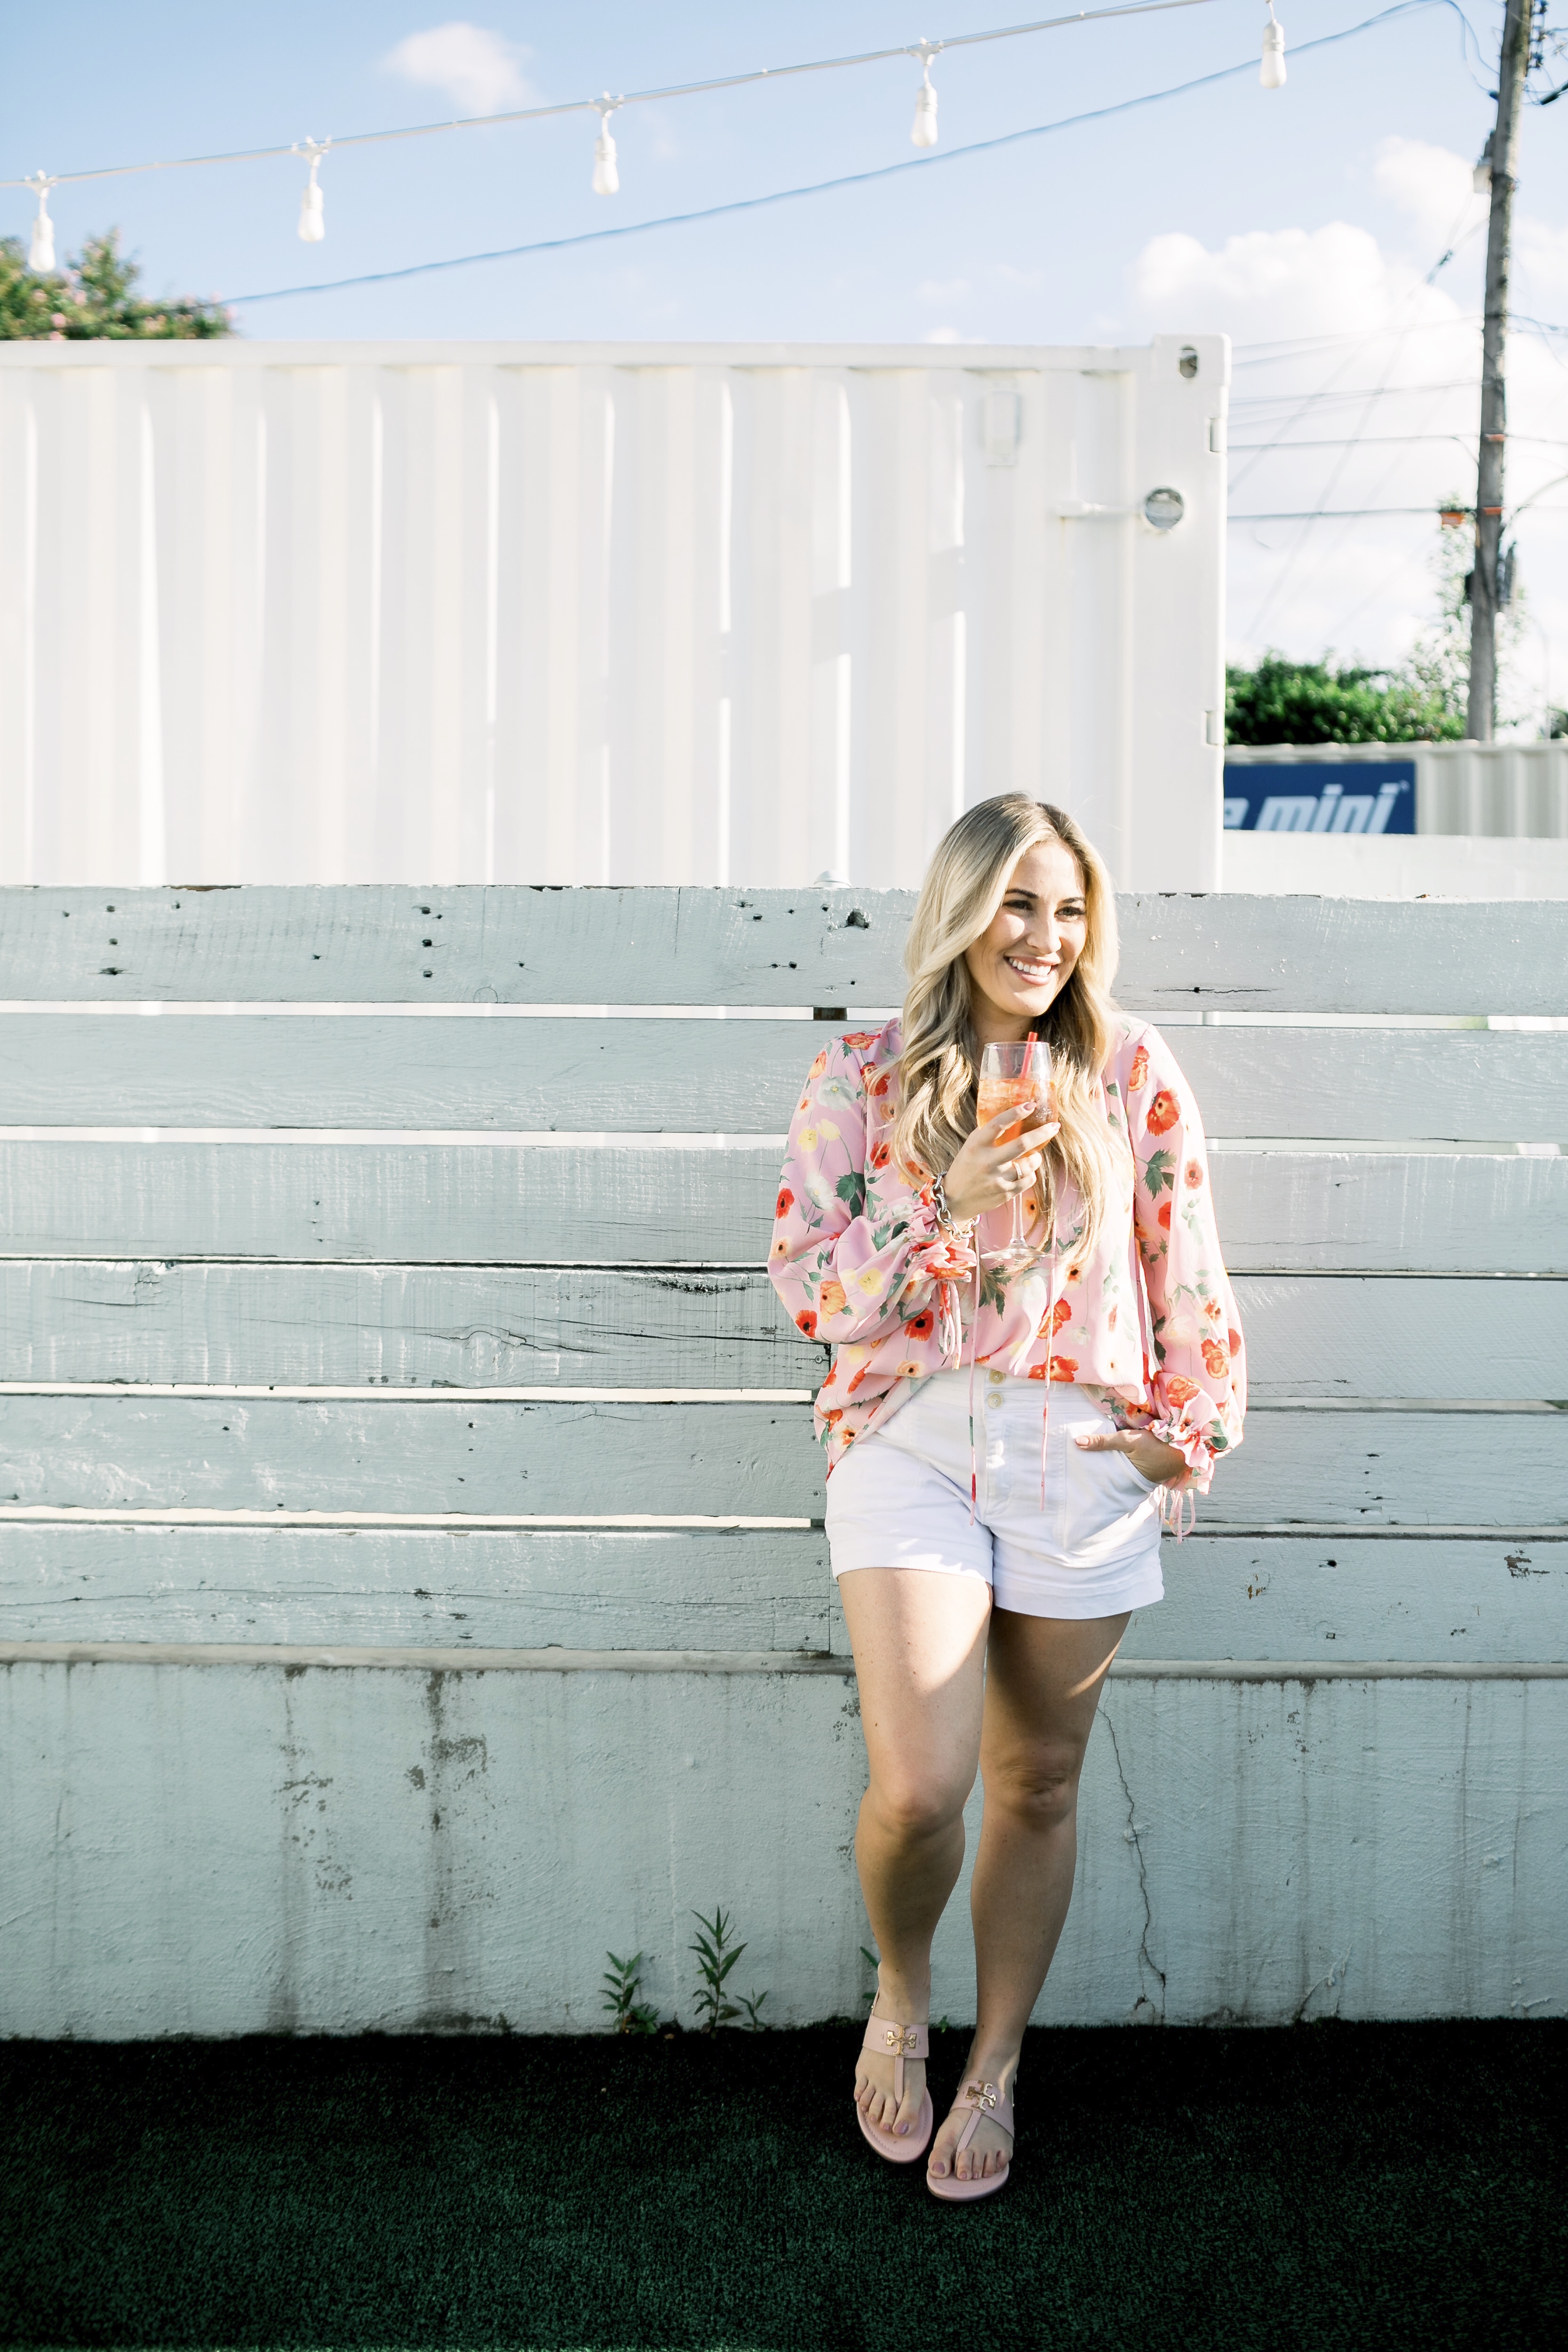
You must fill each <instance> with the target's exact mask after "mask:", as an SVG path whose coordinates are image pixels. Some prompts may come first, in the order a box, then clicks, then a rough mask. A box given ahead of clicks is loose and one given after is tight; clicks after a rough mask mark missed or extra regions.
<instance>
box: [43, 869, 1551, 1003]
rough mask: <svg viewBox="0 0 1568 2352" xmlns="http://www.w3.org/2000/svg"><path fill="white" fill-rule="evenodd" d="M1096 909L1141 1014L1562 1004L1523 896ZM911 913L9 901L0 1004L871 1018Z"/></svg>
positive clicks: (483, 893)
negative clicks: (1105, 916) (790, 1011)
mask: <svg viewBox="0 0 1568 2352" xmlns="http://www.w3.org/2000/svg"><path fill="white" fill-rule="evenodd" d="M1117 903H1118V911H1119V914H1120V917H1121V935H1122V961H1121V974H1120V977H1119V980H1118V982H1117V986H1118V991H1119V993H1120V994H1121V998H1122V1001H1123V1002H1124V1003H1128V1004H1131V1005H1137V1006H1141V1007H1143V1008H1144V1009H1146V1010H1150V1011H1157V1010H1158V1008H1159V1007H1161V1006H1164V1007H1167V1008H1171V1007H1178V1006H1179V1007H1183V1008H1192V1007H1194V1006H1212V1007H1215V1008H1218V1009H1222V1010H1226V1009H1227V1010H1230V1011H1235V1012H1252V1013H1270V1012H1273V1013H1363V1012H1368V1011H1372V1012H1375V1013H1562V1012H1563V1010H1564V1004H1563V992H1564V981H1563V970H1562V953H1561V938H1562V919H1561V914H1560V912H1559V910H1558V909H1557V908H1555V907H1553V906H1552V905H1551V904H1550V903H1548V902H1545V901H1539V900H1531V899H1508V900H1502V901H1498V902H1493V903H1490V904H1488V903H1482V902H1478V903H1474V904H1467V905H1463V906H1445V905H1441V904H1433V905H1427V906H1422V907H1414V906H1409V905H1399V904H1394V903H1391V902H1384V901H1381V900H1377V899H1365V898H1244V897H1241V896H1239V895H1238V896H1236V897H1232V896H1230V895H1228V894H1226V895H1221V896H1215V897H1208V898H1204V897H1189V896H1177V895H1174V894H1173V895H1171V896H1169V897H1162V896H1154V895H1147V894H1145V895H1142V896H1139V895H1133V896H1126V897H1123V898H1120V899H1119V900H1118V902H1117ZM913 907H914V895H913V893H912V892H910V891H907V890H885V891H881V890H878V891H869V892H868V891H864V890H860V891H857V890H851V889H816V888H814V889H805V890H797V891H785V890H750V891H742V890H733V889H713V890H699V889H685V890H660V889H609V890H593V889H548V888H542V887H541V888H520V887H501V888H493V889H487V888H484V887H479V886H468V887H458V888H452V889H431V888H415V887H401V886H392V885H388V886H378V887H363V888H346V887H345V888H333V889H286V888H280V889H268V888H250V889H245V890H238V889H235V890H206V891H201V892H194V891H191V890H176V889H157V890H121V889H115V888H110V887H106V888H103V889H100V890H61V889H54V888H44V889H37V890H24V889H16V888H12V889H7V890H5V891H4V892H3V893H0V1000H10V1001H21V1000H24V999H27V1000H32V1001H35V1002H37V1001H39V1000H42V1001H45V1002H51V1001H52V1002H67V1001H75V1002H89V1001H99V1002H101V1001H106V1000H114V999H119V1000H121V1001H131V1002H134V1001H137V1000H142V999H153V998H156V999H162V1000H163V1001H164V1002H166V1003H178V1002H182V1001H183V1002H185V1003H316V1004H321V1003H336V1004H399V1003H459V1004H467V1003H503V1004H580V1003H595V1004H780V1005H784V1004H794V1005H799V1004H805V1005H812V1004H822V1005H827V1004H853V1005H893V1004H897V1003H900V1001H901V999H902V996H903V992H904V976H903V970H902V963H901V953H902V947H903V940H904V934H905V931H906V929H908V925H909V919H910V913H911V912H912V910H913ZM857 915H858V916H859V917H860V922H858V923H857V922H856V921H854V919H853V918H854V917H855V916H857Z"/></svg>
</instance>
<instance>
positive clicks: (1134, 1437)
mask: <svg viewBox="0 0 1568 2352" xmlns="http://www.w3.org/2000/svg"><path fill="white" fill-rule="evenodd" d="M1075 1442H1076V1443H1077V1444H1079V1445H1080V1446H1081V1447H1082V1448H1083V1451H1084V1452H1085V1453H1086V1454H1126V1456H1127V1459H1128V1460H1129V1462H1131V1465H1132V1467H1133V1468H1134V1470H1137V1471H1140V1472H1142V1475H1143V1476H1144V1477H1145V1478H1147V1479H1148V1481H1149V1483H1150V1485H1151V1486H1165V1485H1167V1484H1168V1483H1169V1481H1170V1480H1171V1479H1173V1478H1179V1477H1180V1476H1181V1475H1182V1473H1183V1471H1184V1470H1185V1468H1186V1466H1187V1465H1186V1460H1185V1457H1184V1455H1182V1454H1178V1453H1177V1451H1176V1449H1175V1447H1174V1446H1173V1445H1166V1444H1164V1443H1163V1441H1162V1440H1161V1439H1160V1438H1158V1437H1151V1436H1150V1435H1149V1433H1148V1431H1147V1430H1144V1429H1107V1430H1105V1431H1103V1432H1100V1431H1097V1432H1096V1433H1095V1434H1094V1435H1093V1436H1092V1437H1080V1438H1079V1439H1077V1440H1076V1441H1075Z"/></svg>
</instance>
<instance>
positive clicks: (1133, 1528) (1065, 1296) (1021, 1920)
mask: <svg viewBox="0 0 1568 2352" xmlns="http://www.w3.org/2000/svg"><path fill="white" fill-rule="evenodd" d="M905 961H906V965H907V967H908V970H909V972H910V990H909V993H908V995H907V996H906V998H905V1000H904V1008H903V1013H902V1017H901V1020H899V1021H893V1022H889V1024H888V1026H887V1027H886V1028H885V1029H883V1030H881V1031H880V1032H879V1034H877V1035H875V1036H872V1035H868V1034H852V1035H849V1036H846V1037H842V1038H839V1039H837V1041H836V1042H835V1043H834V1044H833V1045H830V1046H828V1047H827V1048H826V1050H825V1051H824V1052H822V1053H821V1054H819V1055H817V1057H816V1061H815V1062H814V1064H813V1065H812V1068H811V1073H810V1076H809V1077H808V1078H807V1081H806V1086H805V1093H804V1095H803V1096H802V1097H801V1102H800V1106H799V1108H798V1110H797V1111H796V1113H795V1121H794V1124H793V1126H792V1128H791V1130H790V1139H789V1152H788V1156H787V1158H786V1160H785V1162H784V1179H783V1183H782V1185H781V1188H780V1192H779V1198H778V1215H777V1222H776V1223H775V1226H774V1231H773V1250H772V1255H771V1258H770V1271H771V1273H772V1276H773V1283H774V1285H775V1286H776V1288H777V1290H778V1292H779V1295H780V1297H782V1298H783V1300H784V1304H785V1305H786V1307H788V1308H789V1311H790V1313H791V1314H792V1315H793V1316H794V1318H795V1321H796V1323H798V1324H799V1326H800V1327H801V1328H802V1330H804V1331H805V1332H806V1333H808V1334H809V1335H810V1336H811V1337H813V1338H815V1339H825V1340H827V1341H829V1342H830V1343H831V1345H832V1349H833V1362H832V1369H831V1370H830V1371H829V1373H828V1376H827V1379H826V1381H825V1382H824V1383H823V1387H822V1391H821V1393H820V1395H819V1396H818V1399H817V1405H816V1418H817V1427H818V1433H819V1434H821V1435H823V1436H825V1437H826V1444H827V1452H828V1457H829V1460H828V1471H829V1477H828V1487H827V1533H828V1539H829V1543H830V1546H831V1549H832V1557H833V1572H834V1574H835V1576H836V1577H837V1580H838V1590H839V1595H840V1598H841V1600H842V1601H843V1606H844V1614H845V1617H846V1620H847V1623H848V1628H849V1635H850V1640H851V1642H852V1643H853V1645H854V1652H855V1665H856V1672H857V1675H858V1682H859V1691H860V1711H861V1720H862V1723H863V1726H864V1729H865V1735H866V1748H867V1753H868V1759H869V1764H870V1785H869V1786H868V1790H867V1791H866V1795H865V1799H864V1801H863V1802H862V1804H861V1807H860V1819H859V1827H858V1833H857V1837H856V1849H855V1850H856V1858H857V1861H858V1866H859V1872H860V1885H861V1889H862V1892H863V1893H864V1895H865V1899H866V1908H867V1911H868V1915H869V1917H870V1921H871V1927H872V1930H873V1932H874V1934H875V1936H876V1939H877V1948H878V1950H879V1953H880V1955H881V1964H880V1969H879V1977H878V1990H877V1997H876V2000H875V2003H874V2005H873V2008H872V2013H871V2020H870V2022H869V2024H868V2027H867V2032H866V2044H865V2048H864V2050H863V2051H862V2053H861V2056H860V2062H859V2064H858V2068H857V2071H856V2084H855V2098H856V2104H857V2106H858V2113H859V2122H860V2128H861V2130H862V2131H863V2132H864V2133H865V2136H866V2137H867V2138H868V2140H869V2141H870V2143H871V2145H872V2146H873V2147H875V2148H877V2149H878V2150H879V2153H880V2154H882V2155H884V2156H886V2157H888V2158H890V2159H891V2160H892V2161H894V2162H896V2163H910V2162H912V2161H914V2160H915V2159H916V2158H919V2157H920V2156H921V2154H922V2153H923V2152H924V2150H925V2147H926V2145H927V2142H928V2141H929V2140H930V2138H931V2127H932V2124H933V2122H934V2116H933V2113H932V2109H931V2100H930V2098H929V2096H928V2095H927V2094H926V2087H925V2059H926V2055H927V2049H928V2041H927V2032H926V2024H927V2020H928V2018H929V2016H930V2000H931V1937H932V1934H933V1931H934V1930H935V1927H936V1924H937V1921H938V1919H939V1918H940V1917H941V1916H942V1910H943V1908H944V1906H945V1905H946V1903H947V1899H948V1897H949V1895H951V1894H952V1888H953V1885H954V1884H955V1882H956V1880H957V1877H958V1873H959V1868H960V1865H961V1864H962V1862H963V1806H964V1802H965V1800H966V1799H967V1797H968V1795H969V1792H970V1790H971V1789H972V1787H973V1782H974V1774H975V1769H976V1767H977V1766H978V1767H979V1769H981V1770H982V1771H983V1773H984V1782H985V1812H984V1826H983V1828H982V1831H981V1837H980V1850H979V1853H978V1854H977V1856H976V1858H975V1864H974V1879H973V1897H972V1909H973V1924H974V1953H975V1969H976V1979H977V1988H978V2018H977V2022H976V2025H975V2031H974V2039H973V2043H972V2044H971V2047H970V2053H969V2062H968V2065H967V2068H966V2070H965V2074H964V2083H963V2092H962V2094H961V2095H960V2097H959V2099H958V2101H957V2103H956V2104H955V2105H954V2107H953V2109H952V2113H951V2114H950V2115H949V2116H948V2117H947V2119H946V2121H945V2122H944V2123H943V2124H942V2128H941V2130H940V2131H939V2132H938V2133H937V2134H936V2138H935V2143H934V2145H933V2146H932V2147H931V2159H930V2163H929V2165H928V2167H927V2180H928V2184H929V2186H930V2187H931V2189H932V2190H933V2191H934V2193H935V2194H936V2195H937V2196H939V2197H944V2198H950V2199H967V2198H973V2197H984V2196H987V2195H989V2194H990V2193H991V2192H992V2191H994V2189H999V2188H1000V2187H1001V2185H1002V2183H1003V2181H1004V2180H1005V2179H1006V2177H1007V2169H1008V2165H1009V2162H1010V2160H1011V2156H1012V2147H1013V2108H1012V2093H1013V2083H1014V2077H1015V2075H1016V2071H1017V2064H1018V2053H1019V2050H1020V2047H1021V2045H1022V2042H1023V2035H1024V2027H1025V2025H1026V2022H1027V2020H1028V2017H1029V2014H1030V2011H1032V2010H1033V2008H1034V2005H1035V2002H1036V2000H1037V1998H1038V1995H1039V1991H1040V1988H1041V1986H1042V1985H1043V1983H1044V1982H1045V1978H1046V1971H1047V1969H1048V1968H1049V1966H1050V1962H1051V1956H1052V1953H1053V1952H1054V1951H1055V1948H1056V1944H1057V1938H1058V1936H1059V1935H1060V1933H1061V1928H1062V1922H1063V1920H1064V1919H1065V1917H1066V1916H1067V1908H1068V1901H1069V1899H1070V1897H1071V1894H1072V1881H1073V1867H1074V1863H1075V1860H1076V1855H1077V1828H1076V1813H1077V1803H1078V1783H1079V1771H1080V1769H1081V1767H1082V1763H1083V1754H1084V1748H1085V1744H1086V1742H1087V1741H1088V1738H1089V1727H1090V1724H1091V1723H1092V1721H1093V1718H1094V1710H1095V1706H1096V1704H1097V1702H1098V1700H1099V1696H1100V1685H1101V1684H1102V1683H1103V1682H1104V1679H1105V1675H1106V1672H1107V1669H1108V1668H1109V1666H1110V1661H1111V1659H1112V1658H1113V1657H1114V1655H1115V1654H1116V1648H1117V1644H1118V1643H1120V1641H1121V1636H1122V1633H1124V1631H1125V1630H1126V1626H1127V1622H1128V1618H1129V1615H1130V1614H1131V1612H1132V1611H1133V1610H1134V1609H1142V1608H1146V1607H1148V1606H1149V1605H1150V1604H1151V1603H1152V1602H1153V1601H1158V1600H1160V1599H1161V1598H1162V1596H1163V1591H1164V1586H1163V1581H1162V1579H1161V1573H1160V1532H1161V1522H1162V1519H1166V1520H1169V1521H1171V1522H1173V1524H1174V1526H1175V1528H1176V1531H1177V1533H1178V1535H1179V1533H1180V1531H1181V1518H1182V1512H1183V1508H1184V1502H1185V1497H1186V1496H1187V1495H1188V1494H1201V1493H1204V1492H1205V1491H1206V1490H1207V1487H1208V1484H1209V1476H1210V1472H1211V1470H1212V1467H1213V1464H1214V1461H1215V1456H1216V1454H1221V1453H1224V1452H1225V1451H1226V1450H1227V1449H1228V1448H1229V1447H1231V1446H1234V1445H1236V1444H1237V1443H1238V1442H1239V1440H1240V1436H1241V1419H1242V1412H1243V1410H1244V1406H1245V1402H1246V1391H1245V1381H1244V1372H1243V1363H1242V1348H1241V1334H1240V1331H1239V1329H1238V1328H1237V1312H1236V1307H1235V1303H1234V1301H1233V1300H1232V1297H1231V1294H1230V1286H1229V1283H1228V1282H1227V1280H1226V1272H1225V1267H1224V1265H1223V1264H1222V1263H1221V1259H1220V1254H1219V1245H1218V1241H1217V1238H1216V1236H1215V1224H1214V1214H1213V1209H1212V1205H1211V1202H1210V1197H1209V1186H1208V1173H1207V1162H1206V1159H1205V1150H1204V1137H1203V1126H1202V1122H1201V1120H1200V1118H1199V1117H1198V1111H1197V1106H1196V1104H1195V1103H1194V1100H1193V1096H1192V1089H1191V1088H1190V1087H1189V1086H1188V1085H1187V1082H1186V1080H1185V1078H1184V1076H1183V1075H1182V1073H1181V1071H1180V1070H1179V1069H1178V1068H1177V1066H1176V1064H1175V1062H1174V1060H1173V1058H1172V1055H1171V1054H1170V1051H1169V1049H1168V1048H1167V1046H1166V1045H1165V1043H1164V1041H1163V1038H1162V1037H1161V1036H1160V1035H1159V1034H1158V1032H1157V1031H1155V1030H1154V1029H1152V1028H1151V1027H1150V1026H1149V1025H1148V1024H1147V1023H1144V1022H1141V1021H1131V1022H1130V1021H1127V1020H1124V1019H1123V1018H1122V1017H1121V1015H1120V1014H1119V1013H1117V1012H1116V1010H1115V1007H1114V1006H1113V1004H1112V1002H1111V999H1110V993H1109V991H1110V982H1111V979H1112V977H1113V974H1114V972H1115V968H1116V910H1115V902H1114V899H1113V898H1112V894H1111V888H1110V879H1109V877H1108V876H1107V874H1106V871H1105V868H1104V866H1102V865H1101V863H1100V858H1099V856H1097V854H1096V853H1095V851H1094V850H1093V849H1092V848H1091V847H1090V845H1089V842H1088V841H1087V840H1086V839H1085V838H1084V836H1083V835H1082V834H1081V833H1080V832H1079V828H1078V826H1077V825H1076V824H1074V823H1073V821H1072V819H1071V818H1070V817H1069V816H1068V815H1067V814H1065V813H1064V812H1063V811H1062V810H1060V809H1058V808H1052V807H1049V806H1047V805H1046V804H1045V803H1041V802H1037V801H1031V800H1027V799H1026V798H1024V797H1023V796H1022V795H1021V794H1008V795H1007V796H1006V797H1005V798H1003V799H998V800H991V801H984V802H982V803H980V805H979V806H978V807H976V808H973V809H971V810H970V811H969V812H968V813H967V814H965V815H964V816H962V817H960V819H959V820H958V822H957V824H954V825H953V826H952V830H951V831H950V832H949V833H948V835H947V836H946V838H945V839H944V840H943V841H942V844H941V845H940V847H939V848H938V850H937V852H936V855H935V856H934V857H933V858H932V860H931V870H930V872H929V873H928V874H927V876H926V879H925V885H924V887H923V889H922V890H921V897H920V903H919V905H918V906H917V907H916V909H915V917H914V921H913V924H912V925H911V927H910V938H909V943H908V946H907V948H906V950H905ZM1034 1032H1037V1033H1038V1034H1039V1036H1040V1037H1041V1039H1042V1040H1043V1041H1045V1042H1046V1043H1047V1044H1048V1045H1049V1046H1050V1048H1051V1054H1052V1060H1053V1065H1054V1070H1055V1078H1056V1099H1055V1113H1056V1116H1055V1118H1054V1120H1052V1121H1051V1122H1050V1123H1046V1122H1045V1120H1044V1118H1043V1113H1044V1111H1045V1108H1046V1106H1044V1105H1041V1106H1039V1107H1038V1110H1037V1116H1040V1117H1041V1123H1040V1124H1038V1125H1036V1126H1034V1127H1033V1128H1032V1129H1028V1130H1027V1131H1026V1132H1024V1133H1023V1134H1021V1135H1019V1136H1017V1137H1016V1138H1015V1139H1013V1140H1011V1141H1009V1142H1006V1143H1004V1142H1002V1141H1001V1140H1000V1137H1001V1134H1002V1132H1003V1130H1004V1129H1005V1128H1006V1127H1007V1126H1008V1125H1009V1124H1011V1123H1015V1122H1016V1116H1017V1114H1016V1111H1004V1112H1003V1113H1001V1114H1000V1115H999V1116H998V1117H997V1118H994V1119H991V1120H989V1121H988V1122H987V1123H986V1124H985V1125H984V1126H981V1127H976V1125H975V1123H974V1105H975V1081H976V1074H977V1071H978V1067H979V1061H980V1054H981V1049H982V1047H983V1046H984V1045H988V1044H991V1043H994V1042H998V1043H999V1042H1004V1041H1007V1040H1023V1039H1025V1038H1026V1037H1027V1036H1028V1035H1029V1034H1031V1033H1034ZM1019 1197H1023V1198H1025V1199H1026V1205H1027V1212H1028V1213H1027V1219H1026V1228H1025V1230H1026V1237H1027V1238H1028V1240H1029V1241H1030V1242H1031V1244H1033V1245H1034V1246H1035V1248H1036V1250H1037V1253H1038V1255H1037V1258H1036V1259H1035V1261H1034V1262H1033V1263H1031V1264H1029V1265H1026V1266H1025V1267H1023V1268H1017V1267H1004V1266H1001V1265H997V1264H995V1263H987V1259H988V1256H990V1255H992V1254H994V1253H995V1252H996V1251H998V1250H999V1249H1000V1248H1001V1246H1002V1244H1004V1242H1005V1239H1006V1235H1007V1230H1008V1227H1007V1220H1008V1219H1009V1218H1010V1214H1011V1208H1012V1203H1013V1202H1014V1200H1015V1199H1016V1198H1019ZM1047 1404H1048V1411H1047ZM1194 1507H1195V1506H1194Z"/></svg>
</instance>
